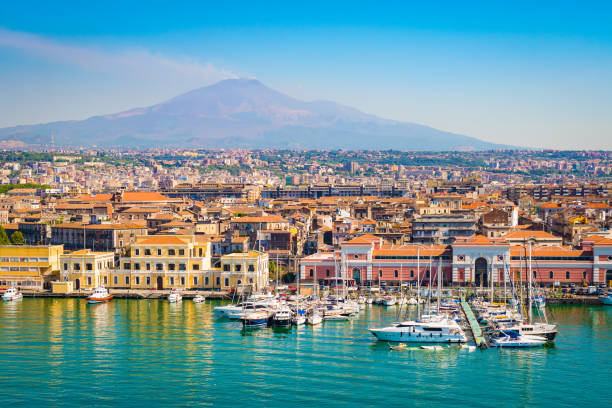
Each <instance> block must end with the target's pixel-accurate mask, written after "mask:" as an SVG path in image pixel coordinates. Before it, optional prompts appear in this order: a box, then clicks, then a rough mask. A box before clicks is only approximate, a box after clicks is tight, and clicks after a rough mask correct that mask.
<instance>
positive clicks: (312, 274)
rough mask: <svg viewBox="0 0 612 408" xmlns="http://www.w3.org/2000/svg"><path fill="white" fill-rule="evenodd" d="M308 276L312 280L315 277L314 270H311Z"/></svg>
mask: <svg viewBox="0 0 612 408" xmlns="http://www.w3.org/2000/svg"><path fill="white" fill-rule="evenodd" d="M308 275H309V276H310V277H311V278H312V277H313V276H314V269H310V270H309V271H308Z"/></svg>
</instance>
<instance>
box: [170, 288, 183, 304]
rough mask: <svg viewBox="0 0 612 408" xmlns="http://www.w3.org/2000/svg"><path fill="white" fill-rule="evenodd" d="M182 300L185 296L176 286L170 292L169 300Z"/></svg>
mask: <svg viewBox="0 0 612 408" xmlns="http://www.w3.org/2000/svg"><path fill="white" fill-rule="evenodd" d="M181 300H183V297H182V296H181V294H180V292H179V291H178V289H176V288H174V289H172V290H171V291H170V294H169V295H168V302H170V303H177V302H180V301H181Z"/></svg>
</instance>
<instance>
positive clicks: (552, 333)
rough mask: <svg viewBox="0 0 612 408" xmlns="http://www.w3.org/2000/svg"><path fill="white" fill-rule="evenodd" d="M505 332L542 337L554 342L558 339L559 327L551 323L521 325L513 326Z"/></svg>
mask: <svg viewBox="0 0 612 408" xmlns="http://www.w3.org/2000/svg"><path fill="white" fill-rule="evenodd" d="M505 330H512V331H515V332H517V333H519V334H520V335H521V336H522V335H530V336H540V337H544V338H545V339H546V340H548V341H553V340H554V339H555V337H557V333H558V331H557V325H555V324H550V323H532V324H527V323H521V324H517V325H511V326H509V327H507V328H506V329H505Z"/></svg>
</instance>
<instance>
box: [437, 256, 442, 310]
mask: <svg viewBox="0 0 612 408" xmlns="http://www.w3.org/2000/svg"><path fill="white" fill-rule="evenodd" d="M440 257H442V255H440ZM441 298H442V260H441V259H439V260H438V314H440V300H441Z"/></svg>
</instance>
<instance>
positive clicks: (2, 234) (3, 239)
mask: <svg viewBox="0 0 612 408" xmlns="http://www.w3.org/2000/svg"><path fill="white" fill-rule="evenodd" d="M0 245H11V240H10V239H9V237H8V235H6V230H5V229H4V227H3V226H1V225H0Z"/></svg>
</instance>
